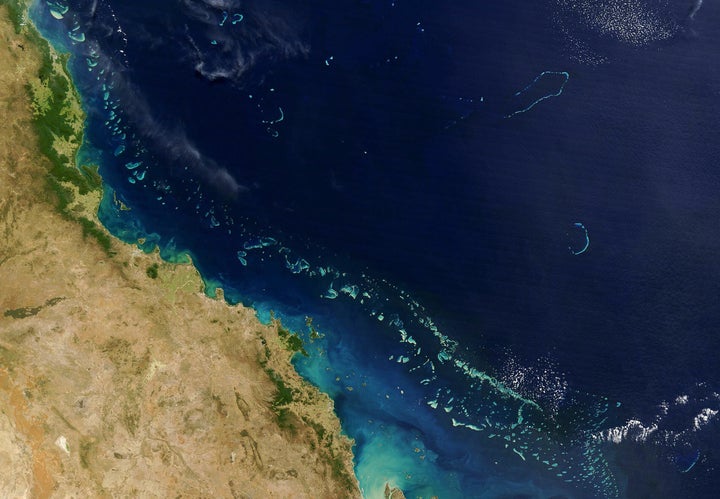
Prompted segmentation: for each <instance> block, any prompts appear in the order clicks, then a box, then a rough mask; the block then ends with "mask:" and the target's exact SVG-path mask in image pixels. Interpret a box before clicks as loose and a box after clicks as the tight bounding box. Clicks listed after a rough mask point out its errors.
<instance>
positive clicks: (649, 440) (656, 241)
mask: <svg viewBox="0 0 720 499" xmlns="http://www.w3.org/2000/svg"><path fill="white" fill-rule="evenodd" d="M633 5H634V7H633V8H632V9H631V10H630V11H623V10H622V9H619V7H618V6H617V5H616V4H615V3H613V2H610V3H609V4H607V5H605V6H604V7H602V8H604V9H605V10H604V11H600V10H598V9H601V7H600V6H593V5H591V3H588V2H559V1H558V2H554V1H548V2H541V3H540V4H538V5H537V6H528V7H526V8H523V9H520V8H518V7H517V6H504V7H503V6H495V7H493V8H489V7H479V6H470V5H465V3H463V2H453V3H450V4H448V5H446V6H444V7H443V9H439V10H438V9H437V8H436V6H435V5H431V4H430V3H426V2H420V3H417V4H415V5H412V6H410V5H404V4H403V5H400V4H397V5H396V4H395V3H388V2H359V3H353V2H344V3H343V2H341V3H334V4H332V5H331V4H329V3H324V2H310V3H307V4H304V5H303V6H302V7H299V6H297V5H290V4H287V5H286V4H283V3H282V2H280V3H277V2H276V3H263V2H246V3H242V2H232V1H224V2H215V3H205V2H200V1H189V0H188V1H184V2H177V3H175V4H173V8H172V9H169V8H167V6H165V5H162V4H159V3H152V2H151V3H147V2H145V3H143V4H142V6H141V5H139V4H138V5H136V4H135V2H123V3H122V4H119V3H118V4H116V3H113V2H107V1H102V2H101V1H97V2H95V1H93V2H80V1H78V2H75V1H73V2H62V3H61V2H56V1H51V2H37V3H36V4H35V5H34V7H33V9H32V18H33V20H34V22H35V23H36V24H37V25H38V27H39V28H40V30H41V31H42V33H43V35H44V36H45V37H46V38H48V39H49V40H50V41H51V42H52V43H53V45H55V46H56V47H57V48H58V49H60V50H63V51H69V52H70V53H71V54H72V55H73V57H72V59H71V72H72V74H73V78H74V80H75V82H76V84H77V86H78V88H79V91H80V93H81V95H82V97H83V103H84V106H85V109H86V111H87V113H88V121H87V123H86V139H87V140H86V144H85V145H84V147H83V149H82V150H81V152H80V157H79V159H80V160H81V161H89V162H93V163H97V164H99V165H100V168H101V169H100V172H101V174H102V176H103V178H104V180H105V182H106V192H105V197H104V199H103V202H102V204H101V207H100V212H99V216H100V218H101V220H102V222H103V223H104V224H105V226H106V227H107V228H108V229H109V230H110V231H111V232H112V233H113V234H115V235H116V236H117V237H119V238H121V239H122V240H124V241H126V242H128V243H131V244H136V243H137V241H138V239H143V240H144V243H143V244H142V245H140V246H141V247H142V248H143V249H144V250H146V251H152V250H153V249H154V248H155V247H159V248H160V252H161V255H162V256H163V258H165V259H167V260H169V261H182V260H184V259H185V258H186V255H187V256H189V257H190V258H191V259H192V261H193V262H194V263H195V265H196V266H197V267H198V269H199V270H200V272H201V274H202V275H203V278H204V279H205V281H206V283H207V292H208V294H211V295H212V294H213V290H214V289H215V287H222V288H223V289H224V290H225V296H226V298H227V299H228V300H229V301H231V302H242V303H244V304H247V305H250V306H252V307H254V308H255V310H256V311H257V313H258V316H259V317H260V319H261V320H263V321H269V320H270V311H273V313H274V314H275V315H276V316H278V317H280V318H281V319H282V320H283V322H284V323H285V324H286V325H287V326H288V327H290V328H291V329H293V330H295V331H298V332H299V333H300V334H301V335H302V336H303V338H304V339H305V340H306V341H307V347H308V348H307V349H308V351H309V353H310V356H309V357H308V358H304V357H298V358H297V359H296V360H295V364H296V367H297V369H298V371H299V372H300V373H301V374H302V375H303V376H304V377H306V378H307V379H308V380H310V381H311V382H313V383H315V384H317V385H318V386H319V387H320V388H321V389H322V390H323V391H324V392H326V393H328V394H329V395H330V396H331V397H332V398H333V399H334V401H335V404H336V409H337V412H338V415H339V416H340V418H341V420H342V423H343V428H344V430H345V431H346V432H347V433H348V435H350V436H351V437H353V438H354V439H355V440H356V447H355V452H356V473H357V476H358V478H359V480H360V483H361V486H362V488H363V491H364V493H365V495H366V496H367V497H378V496H381V494H382V489H383V488H384V484H385V482H388V481H389V482H390V483H392V484H394V485H397V486H400V487H402V488H403V490H405V491H406V493H407V494H408V496H409V497H414V496H423V497H426V496H430V495H432V494H436V495H438V496H440V497H489V498H490V497H548V498H549V497H556V498H559V497H618V496H620V497H649V496H657V497H662V496H666V497H672V496H673V495H674V494H675V491H678V490H680V489H684V490H686V491H687V490H689V491H690V492H686V494H690V495H691V496H693V497H711V496H710V495H707V494H708V493H710V491H712V490H714V489H713V487H712V483H713V480H714V478H713V476H714V475H713V473H712V469H713V464H712V463H713V462H714V461H713V459H714V458H713V451H712V448H713V442H714V441H715V440H716V439H717V434H716V431H715V430H716V429H715V427H714V425H715V422H714V417H715V414H716V412H715V411H717V410H718V409H719V407H718V406H719V405H720V403H719V402H720V400H719V397H718V396H717V390H716V387H715V386H714V385H713V384H712V383H711V382H710V381H709V380H712V379H715V378H714V373H715V371H714V370H713V369H715V368H716V366H714V362H713V360H712V358H710V357H709V356H707V355H705V354H703V352H707V351H714V350H713V349H714V348H715V347H716V346H718V345H717V344H716V343H717V342H716V340H715V339H713V338H714V336H713V335H712V334H710V332H712V331H713V327H714V324H716V323H717V321H716V320H715V319H717V317H716V316H717V315H718V311H717V308H716V307H715V306H714V303H713V302H712V299H711V298H710V297H713V296H716V293H715V291H717V289H716V288H717V282H720V281H719V280H716V279H714V276H716V274H717V272H716V270H717V269H716V268H715V267H714V264H713V263H712V262H714V260H712V259H711V258H709V255H711V254H713V251H714V249H716V248H717V246H718V244H717V242H716V241H715V239H714V238H713V237H711V232H712V231H708V230H707V220H712V219H713V216H714V214H715V213H716V212H717V208H718V206H717V201H716V200H715V197H714V192H715V191H714V190H713V186H714V183H715V180H716V176H713V174H712V172H711V171H710V170H708V168H707V165H709V164H711V158H713V157H717V156H718V155H717V153H718V151H717V147H716V145H715V141H711V140H706V139H705V138H704V136H703V134H702V133H701V132H702V127H700V126H697V125H696V123H698V122H700V123H702V122H703V120H704V119H705V117H707V116H712V113H713V110H714V108H715V107H714V106H716V105H715V103H714V101H713V100H708V99H704V98H703V96H704V95H706V93H707V92H706V90H707V89H706V88H705V87H704V86H703V83H702V82H704V81H711V79H712V74H711V73H710V70H709V69H705V66H704V65H701V64H699V63H698V62H697V60H696V59H695V58H693V57H689V56H688V54H689V53H690V52H689V51H690V50H691V49H695V50H697V51H700V53H702V50H701V49H703V48H704V47H706V45H711V41H712V39H711V37H710V36H709V35H708V34H707V32H704V31H702V29H703V26H705V25H704V24H701V23H700V20H698V21H697V22H695V21H693V22H695V24H692V25H690V24H688V23H690V21H688V20H687V19H686V18H685V17H683V16H684V15H685V14H683V13H682V12H679V11H675V10H673V9H665V10H663V8H661V7H659V6H658V5H655V3H653V2H637V4H633ZM633 9H635V10H633ZM710 12H711V13H712V12H714V11H710ZM620 14H622V15H620ZM606 21H607V22H610V21H612V23H614V24H612V23H611V24H607V23H606ZM603 23H605V24H603ZM628 23H629V24H628ZM633 23H634V24H633ZM640 27H642V29H640ZM693 29H697V30H698V31H697V32H696V34H695V35H692V30H693ZM629 33H635V34H634V35H630V34H629ZM702 33H705V34H702ZM693 36H695V37H694V38H693ZM669 62H672V64H669ZM548 68H550V69H548ZM668 68H673V70H672V71H671V70H668ZM630 69H632V70H630ZM690 69H692V70H693V71H695V74H696V78H695V81H696V87H693V89H691V90H688V91H685V90H683V91H680V90H678V88H683V89H686V88H687V81H686V79H685V78H684V77H683V76H682V75H683V74H687V72H688V71H689V70H690ZM701 69H702V71H701ZM704 92H705V93H704ZM660 101H662V102H664V103H665V104H664V106H662V109H658V106H657V105H656V104H657V102H660ZM704 113H707V114H704ZM692 132H694V134H693V133H692ZM660 139H662V140H660ZM673 139H678V140H677V141H676V142H674V143H673V142H672V141H673ZM659 140H660V142H661V143H662V144H665V145H666V147H660V148H658V147H657V144H658V141H659ZM671 143H672V145H673V147H670V144H671ZM689 151H692V154H690V152H689ZM688 158H694V159H693V160H692V161H688ZM691 173H692V175H691ZM693 175H694V176H693ZM698 179H701V180H698ZM115 197H117V198H118V199H120V200H121V201H122V202H123V203H125V204H126V205H128V206H130V207H131V208H132V210H131V211H121V210H120V209H119V206H118V205H117V204H116V203H115V202H114V199H115ZM677 255H682V257H681V258H680V257H678V256H677ZM678 304H680V306H678ZM307 317H312V324H313V327H314V328H316V330H317V331H319V332H320V333H321V337H320V338H311V334H310V333H311V330H310V328H309V327H308V326H307V323H306V320H307V319H306V318H307ZM678 337H682V338H683V341H680V342H679V341H677V338H678ZM693 494H694V495H693Z"/></svg>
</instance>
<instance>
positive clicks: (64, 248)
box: [0, 7, 360, 498]
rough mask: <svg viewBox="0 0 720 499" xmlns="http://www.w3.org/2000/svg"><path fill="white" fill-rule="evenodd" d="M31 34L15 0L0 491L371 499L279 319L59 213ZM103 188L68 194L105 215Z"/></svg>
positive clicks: (8, 51)
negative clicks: (364, 495)
mask: <svg viewBox="0 0 720 499" xmlns="http://www.w3.org/2000/svg"><path fill="white" fill-rule="evenodd" d="M27 36H28V31H27V28H25V31H22V32H21V33H20V34H18V33H16V32H15V30H14V28H13V26H12V25H11V23H10V22H9V21H8V18H7V11H6V9H5V8H4V7H0V40H2V41H1V42H0V68H1V69H0V116H2V119H1V120H0V497H23V496H26V497H49V496H55V497H67V496H74V497H90V496H93V497H103V496H108V497H109V496H112V497H135V496H139V497H170V496H172V497H180V496H183V497H188V496H189V497H293V498H295V497H357V496H359V495H360V494H359V490H358V486H357V481H356V480H355V477H354V475H353V474H352V454H351V442H350V441H349V440H348V439H347V438H346V437H344V436H342V435H341V433H340V425H339V422H338V420H337V418H336V416H335V415H334V412H333V404H332V401H331V400H330V399H329V398H328V397H327V396H325V395H323V394H321V393H320V392H319V391H318V390H317V389H315V388H314V387H312V386H310V385H309V384H307V383H305V382H304V381H302V380H301V378H300V377H299V376H298V375H297V373H296V372H295V371H294V369H293V368H292V365H291V364H290V362H289V358H290V351H289V350H288V348H287V345H286V344H285V343H284V340H283V339H282V338H280V337H279V336H278V332H277V327H275V326H274V327H268V326H263V325H262V324H260V323H259V322H258V321H257V320H256V318H255V316H254V314H253V312H252V311H251V310H249V309H246V308H243V307H239V306H238V307H230V306H227V305H226V304H225V303H224V302H223V301H222V300H213V299H210V298H207V297H206V296H205V295H204V294H203V292H202V281H201V279H200V277H199V275H198V274H197V272H196V271H195V269H194V268H193V267H192V266H190V265H172V264H167V263H163V262H162V261H160V259H159V258H158V257H157V255H146V254H144V253H142V252H140V251H139V250H138V249H136V248H134V247H131V246H128V245H124V244H122V243H119V242H117V241H112V242H111V243H110V244H111V248H110V249H111V253H108V252H107V251H106V250H105V249H103V247H102V245H101V244H98V242H97V240H96V239H94V238H92V237H89V235H87V230H86V231H85V232H86V234H85V235H84V233H83V229H82V227H81V226H80V225H79V224H78V223H77V221H74V220H73V219H72V217H68V216H63V215H62V214H61V213H60V212H59V211H58V209H57V202H56V199H54V198H53V196H52V192H53V191H52V190H49V189H48V188H47V182H46V178H47V172H48V169H49V168H50V162H49V161H48V160H47V159H46V158H44V157H43V156H41V155H40V154H39V152H38V151H39V149H38V145H37V144H38V142H37V135H36V133H35V129H34V128H33V126H32V108H31V101H30V98H29V96H28V92H27V90H26V86H27V82H29V81H35V82H36V83H37V72H38V68H39V64H40V62H39V61H40V57H41V56H40V52H39V51H38V50H37V47H36V46H35V45H33V43H32V42H31V40H29V39H28V38H27ZM73 114H74V113H68V116H67V118H68V119H73ZM75 118H76V117H75ZM61 143H62V141H58V144H61ZM65 146H67V143H66V142H65V143H64V145H63V147H65ZM65 167H68V168H70V167H72V165H69V164H68V165H65ZM97 200H98V195H97V192H94V193H93V192H91V193H90V194H88V195H86V196H83V197H80V196H76V198H75V201H74V202H73V203H71V204H70V206H71V207H72V206H75V207H76V211H78V212H81V211H84V212H85V215H86V216H87V217H90V218H91V219H93V220H94V215H93V214H92V213H88V212H87V208H88V207H96V206H97V205H96V203H97ZM68 209H70V208H68ZM153 263H156V264H158V270H157V278H155V279H152V278H150V277H148V275H147V269H148V267H149V266H150V265H152V264H153Z"/></svg>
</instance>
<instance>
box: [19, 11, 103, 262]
mask: <svg viewBox="0 0 720 499" xmlns="http://www.w3.org/2000/svg"><path fill="white" fill-rule="evenodd" d="M7 7H8V9H9V12H10V18H11V20H12V22H13V25H14V27H15V32H16V33H18V34H22V35H23V36H24V37H26V39H27V40H28V41H29V42H30V43H31V44H32V45H34V46H35V47H36V48H37V50H38V53H39V54H40V67H39V69H38V71H37V74H36V75H34V77H32V78H30V79H29V81H28V82H27V84H26V87H25V88H26V90H27V92H28V95H29V96H30V99H31V106H32V111H33V126H34V128H35V132H36V135H37V138H38V148H39V150H40V152H41V153H42V155H43V156H45V157H46V158H47V159H48V160H49V165H48V171H47V176H46V183H45V188H46V190H47V193H48V194H49V195H50V196H51V197H52V199H53V200H54V201H55V205H56V207H57V209H58V211H59V212H60V213H61V214H62V216H63V217H65V218H67V219H70V220H73V221H75V222H78V223H79V224H80V226H81V227H82V230H83V234H84V235H85V236H90V237H93V238H94V239H96V240H97V242H98V243H99V244H100V246H101V247H102V248H103V249H104V250H105V252H106V253H107V254H112V238H111V237H110V236H109V235H108V233H107V232H106V231H105V229H104V228H102V227H101V226H100V225H99V224H98V223H97V222H96V221H95V220H93V219H91V218H90V217H89V216H88V214H87V213H82V211H81V210H76V209H73V208H74V207H73V203H74V201H76V198H77V197H78V196H84V195H87V194H89V193H91V192H93V191H94V192H98V193H101V192H102V178H101V177H100V175H99V173H98V169H97V166H87V165H82V166H80V167H78V166H77V165H76V156H77V152H78V150H79V148H80V146H81V145H82V141H83V128H84V123H85V113H84V111H83V110H82V107H81V104H80V96H79V95H78V93H77V91H76V89H75V87H74V86H73V83H72V79H71V77H70V73H69V72H68V68H67V65H68V61H69V58H70V55H69V54H57V53H56V52H55V51H54V50H53V49H52V48H51V47H50V45H49V43H48V42H47V41H46V40H45V39H44V38H42V37H41V36H40V34H39V33H38V32H37V30H36V29H35V28H34V27H33V26H32V24H31V23H30V22H28V20H27V4H26V2H25V1H23V0H10V1H9V2H8V3H7ZM95 209H97V207H95Z"/></svg>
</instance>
